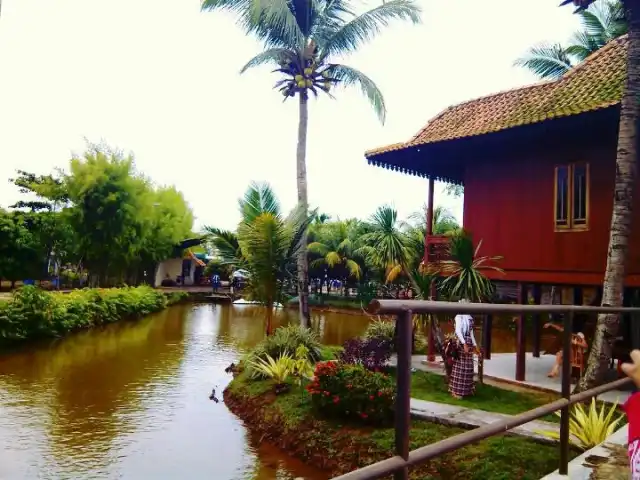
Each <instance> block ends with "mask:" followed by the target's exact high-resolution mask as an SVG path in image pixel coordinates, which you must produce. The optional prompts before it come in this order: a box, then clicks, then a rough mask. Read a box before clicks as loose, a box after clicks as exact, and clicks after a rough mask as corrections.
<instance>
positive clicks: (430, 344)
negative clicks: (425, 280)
mask: <svg viewBox="0 0 640 480" xmlns="http://www.w3.org/2000/svg"><path fill="white" fill-rule="evenodd" d="M430 288H431V291H430V292H429V298H430V299H431V300H437V299H438V290H437V288H436V283H435V282H433V283H432V284H431V287H430ZM435 321H436V318H435V314H434V313H430V314H429V336H428V338H427V362H435V361H436V338H435V327H436V326H435V325H434V322H435Z"/></svg>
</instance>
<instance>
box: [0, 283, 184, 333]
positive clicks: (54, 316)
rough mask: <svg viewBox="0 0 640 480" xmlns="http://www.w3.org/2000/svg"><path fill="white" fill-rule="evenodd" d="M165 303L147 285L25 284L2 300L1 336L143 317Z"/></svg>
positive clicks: (71, 328)
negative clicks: (47, 287) (65, 288)
mask: <svg viewBox="0 0 640 480" xmlns="http://www.w3.org/2000/svg"><path fill="white" fill-rule="evenodd" d="M176 298H177V297H175V298H172V301H173V300H176ZM166 306H167V298H166V297H165V295H164V294H163V293H162V292H160V291H157V290H154V289H153V288H151V287H148V286H142V287H126V288H110V289H102V288H94V289H83V290H75V291H73V292H71V293H58V292H54V293H51V292H45V291H43V290H41V289H39V288H36V287H33V286H26V287H23V288H21V289H19V290H17V291H16V292H14V294H13V296H12V298H11V299H10V300H9V301H7V302H0V340H3V341H18V340H24V339H30V338H46V337H57V336H61V335H64V334H65V333H68V332H70V331H73V330H78V329H81V328H89V327H93V326H96V325H103V324H106V323H112V322H115V321H118V320H122V319H128V318H138V317H142V316H144V315H147V314H149V313H152V312H157V311H159V310H162V309H163V308H165V307H166Z"/></svg>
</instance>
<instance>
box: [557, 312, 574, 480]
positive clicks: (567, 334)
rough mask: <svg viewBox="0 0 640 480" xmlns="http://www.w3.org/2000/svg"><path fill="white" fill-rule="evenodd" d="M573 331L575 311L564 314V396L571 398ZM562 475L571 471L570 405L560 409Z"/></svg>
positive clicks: (560, 469)
mask: <svg viewBox="0 0 640 480" xmlns="http://www.w3.org/2000/svg"><path fill="white" fill-rule="evenodd" d="M572 333H573V312H569V313H567V314H565V316H564V331H563V332H562V335H563V336H562V340H563V341H562V396H563V397H564V398H566V399H567V400H569V399H570V398H571V336H572ZM560 413H561V417H560V468H559V469H558V472H559V473H560V475H567V474H568V473H569V415H570V412H569V407H568V406H567V407H565V408H563V409H561V410H560Z"/></svg>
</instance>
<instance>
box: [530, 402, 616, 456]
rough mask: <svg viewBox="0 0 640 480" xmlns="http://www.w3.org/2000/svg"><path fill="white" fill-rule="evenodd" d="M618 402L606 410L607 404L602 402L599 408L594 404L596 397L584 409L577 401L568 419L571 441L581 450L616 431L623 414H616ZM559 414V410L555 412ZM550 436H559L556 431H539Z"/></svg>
mask: <svg viewBox="0 0 640 480" xmlns="http://www.w3.org/2000/svg"><path fill="white" fill-rule="evenodd" d="M617 407H618V404H617V403H616V404H614V405H611V406H610V407H609V410H608V411H607V410H606V409H607V405H606V404H604V403H603V404H602V405H601V406H600V408H598V407H597V405H596V399H595V398H592V399H591V406H590V407H589V409H585V408H584V407H583V406H582V405H580V404H579V403H578V404H576V405H574V407H573V410H572V412H571V417H570V419H569V432H570V434H571V442H572V443H573V444H574V445H575V446H576V447H578V448H580V449H582V450H589V449H590V448H593V447H595V446H596V445H600V444H601V443H602V442H604V441H605V440H606V439H607V437H608V436H610V435H611V434H613V432H615V431H616V429H617V428H618V426H619V425H620V422H622V420H623V418H624V416H622V415H617V414H616V411H617ZM556 415H558V416H560V412H556ZM540 433H543V434H544V435H546V436H548V437H550V438H557V439H559V438H560V434H559V433H557V432H546V431H545V432H540Z"/></svg>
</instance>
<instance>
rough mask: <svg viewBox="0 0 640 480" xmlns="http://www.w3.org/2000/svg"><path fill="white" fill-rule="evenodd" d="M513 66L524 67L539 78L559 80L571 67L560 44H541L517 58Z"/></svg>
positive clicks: (569, 60) (567, 56) (568, 58)
mask: <svg viewBox="0 0 640 480" xmlns="http://www.w3.org/2000/svg"><path fill="white" fill-rule="evenodd" d="M514 65H516V66H518V67H524V68H526V69H528V70H530V71H531V72H533V73H534V74H535V75H537V76H538V77H540V78H552V79H553V78H560V77H561V76H562V75H564V74H565V73H566V72H568V71H569V70H570V69H571V67H572V66H573V64H572V62H571V58H570V57H569V55H568V54H567V52H566V50H565V49H564V48H563V47H562V45H560V44H553V45H550V44H546V43H542V44H539V45H536V46H535V47H532V48H531V49H530V50H529V52H527V54H526V55H525V56H523V57H521V58H518V59H517V60H516V61H515V62H514Z"/></svg>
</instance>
